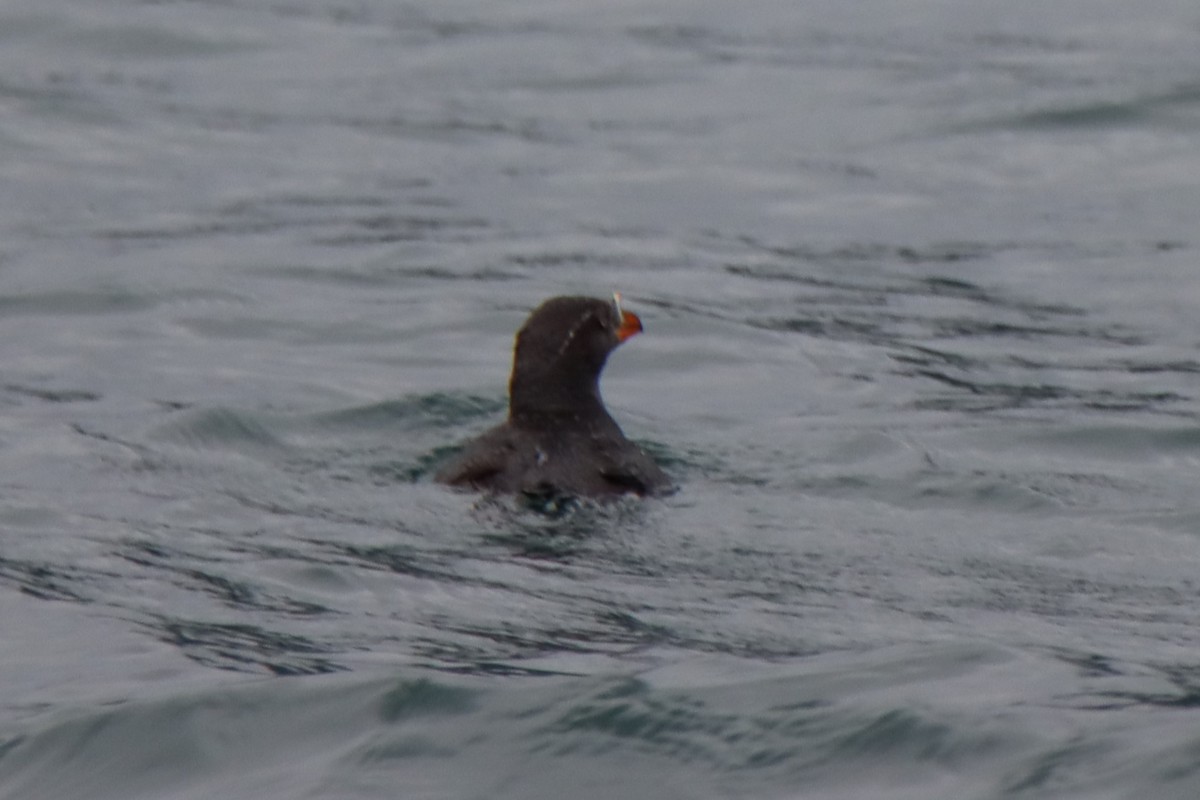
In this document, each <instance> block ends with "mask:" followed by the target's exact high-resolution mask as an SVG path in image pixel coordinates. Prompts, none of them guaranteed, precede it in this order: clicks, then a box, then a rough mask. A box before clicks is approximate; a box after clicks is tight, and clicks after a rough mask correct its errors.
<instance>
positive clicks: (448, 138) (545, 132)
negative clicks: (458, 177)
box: [340, 87, 573, 146]
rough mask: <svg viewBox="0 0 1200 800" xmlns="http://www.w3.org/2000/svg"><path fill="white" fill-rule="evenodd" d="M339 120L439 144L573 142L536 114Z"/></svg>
mask: <svg viewBox="0 0 1200 800" xmlns="http://www.w3.org/2000/svg"><path fill="white" fill-rule="evenodd" d="M540 88H548V87H540ZM340 122H341V123H342V124H343V125H346V126H348V127H350V128H353V129H355V130H362V131H367V132H370V133H374V134H381V135H384V136H391V137H396V138H400V139H417V140H423V141H433V142H437V143H439V144H446V143H448V142H449V143H454V144H459V145H468V144H473V143H479V142H482V141H490V140H494V139H515V140H517V141H520V142H526V143H529V144H535V145H557V146H565V145H569V144H572V143H573V142H572V141H571V137H570V136H569V135H568V134H567V133H566V132H565V131H564V130H563V129H562V127H561V126H559V125H556V124H554V123H552V122H550V121H549V120H546V119H539V118H536V117H525V118H522V119H516V120H512V119H503V118H496V117H495V116H493V115H490V114H481V115H480V116H477V117H471V116H466V114H465V112H461V113H458V114H452V115H448V116H436V117H432V118H420V117H415V116H412V117H395V116H393V117H389V118H385V119H379V118H375V117H369V118H353V119H343V120H340Z"/></svg>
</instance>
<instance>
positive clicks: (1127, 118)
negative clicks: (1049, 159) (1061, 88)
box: [1008, 83, 1200, 130]
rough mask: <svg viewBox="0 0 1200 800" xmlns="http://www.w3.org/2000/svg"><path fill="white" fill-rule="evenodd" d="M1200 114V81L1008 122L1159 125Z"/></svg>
mask: <svg viewBox="0 0 1200 800" xmlns="http://www.w3.org/2000/svg"><path fill="white" fill-rule="evenodd" d="M1197 116H1200V84H1195V83H1191V84H1184V85H1181V86H1178V87H1176V88H1173V89H1170V90H1168V91H1165V92H1159V93H1153V94H1144V95H1139V96H1136V97H1131V98H1127V99H1100V100H1095V101H1093V102H1089V103H1079V104H1074V105H1065V104H1064V106H1062V107H1059V108H1044V109H1039V110H1036V111H1030V112H1027V113H1023V114H1020V115H1018V116H1015V117H1013V118H1012V119H1011V120H1010V121H1009V122H1008V125H1010V126H1011V127H1017V128H1024V129H1033V130H1072V129H1077V128H1084V129H1106V128H1119V127H1131V126H1147V127H1155V128H1158V127H1161V126H1162V125H1164V124H1170V123H1176V124H1183V123H1187V122H1192V123H1194V122H1195V119H1196V118H1197Z"/></svg>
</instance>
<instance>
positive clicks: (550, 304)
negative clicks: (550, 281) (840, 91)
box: [435, 296, 671, 497]
mask: <svg viewBox="0 0 1200 800" xmlns="http://www.w3.org/2000/svg"><path fill="white" fill-rule="evenodd" d="M641 330H642V322H641V320H640V319H638V317H637V315H636V314H632V313H630V312H628V311H623V310H621V308H620V305H619V299H618V298H617V297H616V296H614V299H613V300H612V301H611V302H610V301H605V300H597V299H594V298H591V297H554V298H551V299H550V300H547V301H546V302H544V303H542V304H541V305H540V306H538V307H537V309H535V310H534V312H533V313H532V314H530V315H529V318H528V319H527V320H526V321H525V324H524V325H522V326H521V330H519V331H518V332H517V339H516V344H515V346H514V348H513V370H512V378H511V379H510V380H509V385H508V392H509V408H508V419H507V420H506V421H505V422H503V423H502V424H500V425H498V426H497V427H495V428H493V429H491V430H490V431H488V432H486V433H484V434H483V435H482V436H480V437H479V438H478V439H476V440H474V441H473V442H470V443H469V444H468V445H467V446H466V447H465V448H464V449H463V451H462V452H461V453H459V454H458V456H457V457H456V458H454V459H453V460H452V461H450V462H449V463H448V464H446V465H445V466H443V467H442V468H441V469H440V470H439V471H438V473H437V475H436V476H435V480H437V481H439V482H441V483H445V484H449V485H451V486H462V487H469V488H472V489H476V490H482V491H488V492H498V493H518V494H525V495H529V496H533V497H547V496H550V497H553V496H561V495H568V496H586V497H613V496H616V495H621V494H626V493H634V494H639V495H646V494H655V493H661V492H663V491H665V490H667V489H669V488H670V486H671V482H670V479H669V478H667V476H666V474H665V473H664V472H663V471H662V470H661V469H660V468H659V466H658V465H657V464H655V463H654V461H653V460H652V459H651V458H650V456H648V455H647V454H646V453H645V452H644V451H643V450H642V449H641V448H640V447H638V446H637V445H635V444H634V443H633V442H631V441H629V440H628V439H626V438H625V434H624V433H622V432H621V428H620V426H618V425H617V423H616V421H615V420H613V418H612V417H611V416H610V415H609V413H608V411H607V410H606V409H605V408H604V401H603V400H602V399H601V397H600V372H601V370H602V369H603V368H604V363H605V361H606V360H607V359H608V354H609V353H611V352H612V351H613V350H614V349H615V348H616V347H617V345H619V344H620V343H621V342H623V341H625V340H626V339H628V338H629V337H630V336H633V335H634V334H636V333H639V332H640V331H641Z"/></svg>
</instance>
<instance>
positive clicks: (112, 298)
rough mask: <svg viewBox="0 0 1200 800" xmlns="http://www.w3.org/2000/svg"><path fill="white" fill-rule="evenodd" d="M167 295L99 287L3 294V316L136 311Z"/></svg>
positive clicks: (0, 297)
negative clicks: (82, 289) (81, 289)
mask: <svg viewBox="0 0 1200 800" xmlns="http://www.w3.org/2000/svg"><path fill="white" fill-rule="evenodd" d="M164 299H165V298H163V297H161V296H155V295H152V294H145V293H137V292H130V291H126V290H123V289H113V288H103V287H97V288H95V289H90V290H87V291H74V290H60V291H50V292H41V293H35V294H25V295H11V294H10V295H0V317H5V316H17V315H22V316H24V315H29V316H55V315H77V314H85V315H86V314H132V313H134V312H138V311H145V310H147V309H151V308H154V307H155V306H157V305H159V303H160V302H162V301H163V300H164Z"/></svg>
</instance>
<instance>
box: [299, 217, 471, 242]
mask: <svg viewBox="0 0 1200 800" xmlns="http://www.w3.org/2000/svg"><path fill="white" fill-rule="evenodd" d="M343 227H349V228H350V230H345V231H342V232H339V233H330V234H328V235H322V236H314V237H313V238H312V242H313V244H317V245H323V246H327V247H346V246H352V245H363V244H392V243H396V242H418V241H425V240H427V239H430V238H436V239H437V240H438V241H465V240H468V239H470V238H474V234H475V233H476V232H478V231H479V230H480V229H482V228H486V227H488V222H487V220H485V219H483V218H482V217H455V216H449V215H445V216H430V215H415V214H377V215H374V216H370V217H362V218H359V219H354V220H349V221H348V222H347V224H346V225H344V226H343ZM468 232H470V233H471V235H470V236H467V233H468Z"/></svg>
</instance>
